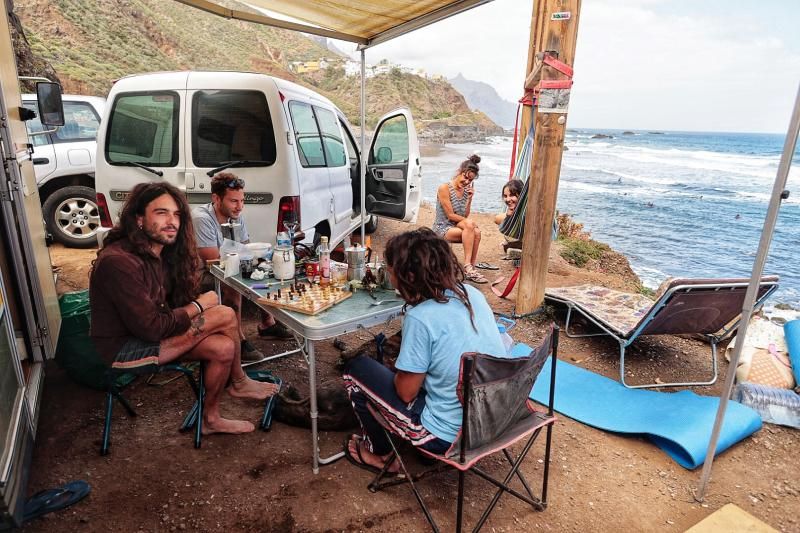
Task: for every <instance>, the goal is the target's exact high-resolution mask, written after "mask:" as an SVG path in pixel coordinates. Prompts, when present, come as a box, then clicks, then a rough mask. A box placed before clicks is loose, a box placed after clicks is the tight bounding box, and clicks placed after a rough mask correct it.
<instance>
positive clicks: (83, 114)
mask: <svg viewBox="0 0 800 533" xmlns="http://www.w3.org/2000/svg"><path fill="white" fill-rule="evenodd" d="M99 127H100V117H98V116H97V115H96V114H95V110H94V108H93V107H92V106H91V105H89V104H87V103H85V102H64V125H63V126H61V127H60V128H58V129H57V130H56V131H55V132H53V133H52V135H53V142H56V143H58V142H75V141H93V140H95V139H96V138H97V130H98V128H99Z"/></svg>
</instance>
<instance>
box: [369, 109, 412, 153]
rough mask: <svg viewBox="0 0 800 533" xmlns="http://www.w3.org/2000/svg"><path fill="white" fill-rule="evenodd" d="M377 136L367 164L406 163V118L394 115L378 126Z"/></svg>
mask: <svg viewBox="0 0 800 533" xmlns="http://www.w3.org/2000/svg"><path fill="white" fill-rule="evenodd" d="M377 135H378V136H377V137H376V139H375V143H374V145H373V148H372V152H370V154H369V162H370V163H377V164H379V165H380V164H387V163H405V162H407V161H408V125H407V124H406V117H404V116H403V115H395V116H393V117H390V118H388V119H386V120H385V121H383V122H382V123H381V124H380V125H379V126H378V134H377Z"/></svg>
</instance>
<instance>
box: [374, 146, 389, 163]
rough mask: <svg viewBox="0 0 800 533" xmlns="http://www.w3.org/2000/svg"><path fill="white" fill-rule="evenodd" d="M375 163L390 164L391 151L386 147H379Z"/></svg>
mask: <svg viewBox="0 0 800 533" xmlns="http://www.w3.org/2000/svg"><path fill="white" fill-rule="evenodd" d="M375 162H376V163H378V164H381V163H391V162H392V149H391V148H389V147H388V146H381V147H380V148H378V153H377V154H376V155H375Z"/></svg>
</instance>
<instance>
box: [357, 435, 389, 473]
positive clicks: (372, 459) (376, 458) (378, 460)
mask: <svg viewBox="0 0 800 533" xmlns="http://www.w3.org/2000/svg"><path fill="white" fill-rule="evenodd" d="M347 447H348V448H349V450H350V457H352V458H354V459H355V460H356V461H358V459H359V453H358V452H359V451H360V452H361V455H360V457H361V460H362V461H364V463H366V464H368V465H370V466H374V467H375V468H383V465H384V464H386V460H387V459H389V456H390V455H391V454H387V455H385V456H383V457H381V456H380V455H376V454H374V453H372V452H371V451H369V450H368V449H367V447H366V446H364V445H363V443H362V442H361V440H360V439H356V438H351V439H350V441H349V442H348V443H347ZM399 471H400V465H399V464H398V463H397V461H394V462H393V463H392V466H390V467H389V470H388V472H390V473H392V474H396V473H398V472H399Z"/></svg>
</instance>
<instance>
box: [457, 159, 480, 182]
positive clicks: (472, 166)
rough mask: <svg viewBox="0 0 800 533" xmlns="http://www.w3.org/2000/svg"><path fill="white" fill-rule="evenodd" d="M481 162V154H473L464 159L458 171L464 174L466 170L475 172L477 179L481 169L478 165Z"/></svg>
mask: <svg viewBox="0 0 800 533" xmlns="http://www.w3.org/2000/svg"><path fill="white" fill-rule="evenodd" d="M480 162H481V156H479V155H478V154H472V155H471V156H469V157H468V158H466V159H465V160H464V161H462V162H461V164H460V165H458V173H459V174H463V173H464V172H474V173H475V178H476V179H477V178H478V174H479V173H480V171H481V169H480V167H479V166H478V163H480Z"/></svg>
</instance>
